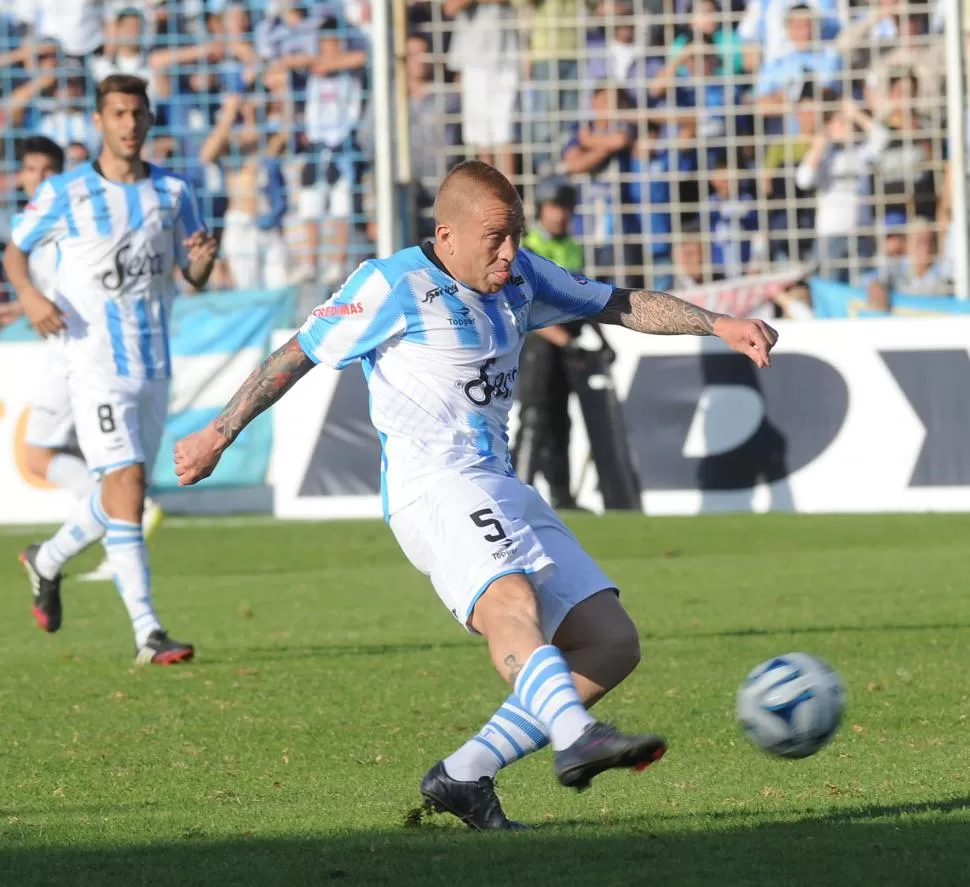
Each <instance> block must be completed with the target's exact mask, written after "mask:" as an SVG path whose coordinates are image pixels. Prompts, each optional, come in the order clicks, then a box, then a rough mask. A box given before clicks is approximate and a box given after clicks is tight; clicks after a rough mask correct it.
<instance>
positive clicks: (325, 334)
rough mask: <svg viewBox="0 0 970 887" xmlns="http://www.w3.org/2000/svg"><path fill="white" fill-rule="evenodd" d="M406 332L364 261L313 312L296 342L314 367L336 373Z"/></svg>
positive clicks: (376, 273)
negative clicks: (328, 369) (319, 365)
mask: <svg viewBox="0 0 970 887" xmlns="http://www.w3.org/2000/svg"><path fill="white" fill-rule="evenodd" d="M406 328H407V320H406V318H405V316H404V311H403V309H402V307H401V305H400V302H399V300H398V299H397V297H396V296H395V294H394V291H393V289H392V288H391V286H390V285H389V284H388V282H387V279H386V278H385V277H384V275H383V274H382V273H381V270H380V269H379V268H378V267H377V266H376V265H374V264H373V263H371V262H364V263H363V264H362V265H361V266H360V267H359V268H358V269H357V270H356V271H354V273H353V274H351V275H350V277H348V278H347V282H346V283H345V284H344V285H343V287H341V289H340V291H339V292H337V293H336V294H334V296H333V297H332V298H330V299H329V300H328V301H326V302H324V303H323V304H322V305H320V306H318V307H316V308H314V309H313V311H312V312H311V313H310V316H309V317H308V318H307V319H306V321H305V322H304V324H303V326H302V327H301V328H300V332H299V333H297V341H298V342H299V343H300V347H301V348H302V349H303V351H304V352H305V353H306V355H307V357H309V358H310V359H311V360H312V361H313V362H314V363H325V364H326V365H327V366H330V367H333V368H334V369H338V370H339V369H343V368H344V367H346V366H349V365H350V364H352V363H354V362H355V361H358V360H361V359H362V358H364V357H366V356H367V355H368V354H370V353H371V352H372V351H374V350H375V349H377V348H379V347H380V346H381V345H383V344H385V343H386V342H389V341H390V340H392V339H394V338H396V337H398V336H400V335H402V334H403V333H404V332H405V330H406Z"/></svg>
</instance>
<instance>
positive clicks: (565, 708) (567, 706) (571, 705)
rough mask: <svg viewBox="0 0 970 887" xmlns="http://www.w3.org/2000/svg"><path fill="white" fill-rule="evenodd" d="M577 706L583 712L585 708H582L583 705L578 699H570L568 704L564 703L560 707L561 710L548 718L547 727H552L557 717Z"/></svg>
mask: <svg viewBox="0 0 970 887" xmlns="http://www.w3.org/2000/svg"><path fill="white" fill-rule="evenodd" d="M577 705H578V706H579V707H580V708H582V709H584V710H585V708H586V706H584V705H583V703H582V702H580V701H579V700H578V699H572V700H570V701H569V702H567V703H565V704H564V705H563V706H562V708H560V709H559V710H558V711H557V712H556V713H555V714H554V715H553V716H552V717H551V718H549V725H550V726H552V725H553V724H555V723H556V718H558V717H559V715H561V714H562V713H563V712H564V711H568V710H569V709H571V708H575V707H576V706H577Z"/></svg>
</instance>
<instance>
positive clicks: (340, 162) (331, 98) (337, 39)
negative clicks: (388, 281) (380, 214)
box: [299, 18, 389, 286]
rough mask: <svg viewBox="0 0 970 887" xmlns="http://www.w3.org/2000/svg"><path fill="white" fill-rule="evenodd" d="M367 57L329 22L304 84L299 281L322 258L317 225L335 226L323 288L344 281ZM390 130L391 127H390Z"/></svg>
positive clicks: (357, 181)
mask: <svg viewBox="0 0 970 887" xmlns="http://www.w3.org/2000/svg"><path fill="white" fill-rule="evenodd" d="M366 64H367V51H366V50H364V49H361V48H354V47H352V46H351V45H350V41H349V39H348V36H347V32H346V29H344V28H341V27H340V26H339V25H338V23H337V20H336V19H335V18H330V19H327V20H326V21H325V22H324V24H323V26H322V28H321V33H320V40H319V55H318V57H317V59H316V62H315V63H314V65H313V69H312V73H311V75H310V78H309V80H308V81H307V98H306V111H305V114H306V139H307V142H308V147H307V151H308V155H309V156H308V159H307V161H306V163H305V165H304V167H303V176H302V179H301V181H302V185H303V187H302V190H301V192H300V200H299V212H300V218H301V219H302V220H303V223H304V229H305V235H306V240H307V244H308V248H309V256H308V257H307V259H308V261H307V262H306V263H305V265H304V269H303V275H304V277H307V278H309V279H315V278H316V274H317V260H318V257H319V252H320V222H321V220H322V219H324V218H327V219H329V220H330V221H331V222H332V224H333V246H334V249H333V251H332V254H331V255H330V257H329V258H328V261H327V263H326V265H327V267H326V270H325V271H324V276H323V282H324V284H326V285H327V286H333V285H335V284H337V283H339V282H340V281H342V280H343V278H344V277H345V276H346V273H347V269H346V263H347V249H348V246H349V243H350V221H351V218H352V217H353V215H354V206H355V199H356V198H357V197H358V195H359V190H360V162H361V155H360V149H359V147H358V146H357V142H356V139H355V132H356V130H357V128H358V127H359V126H360V123H361V119H362V117H363V113H364V84H363V75H364V67H365V65H366ZM387 125H389V121H388V124H387Z"/></svg>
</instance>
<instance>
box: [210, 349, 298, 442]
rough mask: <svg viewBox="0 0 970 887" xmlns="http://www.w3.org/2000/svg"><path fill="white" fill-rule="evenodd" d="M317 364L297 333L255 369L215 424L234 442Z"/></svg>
mask: <svg viewBox="0 0 970 887" xmlns="http://www.w3.org/2000/svg"><path fill="white" fill-rule="evenodd" d="M314 366H315V364H314V363H313V361H312V360H310V358H309V357H307V356H306V354H305V353H304V351H303V349H302V348H301V347H300V344H299V342H297V341H296V336H294V337H293V338H292V339H290V340H289V341H288V342H287V343H286V344H285V345H282V346H280V347H279V348H277V349H276V351H274V352H273V353H272V354H271V355H270V356H269V357H267V358H266V360H264V361H263V362H262V363H261V364H260V365H259V366H258V367H256V369H255V370H253V371H252V373H251V374H250V376H249V378H248V379H246V381H245V382H243V384H242V386H241V387H240V389H239V390H238V391H237V392H236V393H235V395H234V396H233V398H232V400H230V401H229V403H228V404H227V405H226V408H225V409H224V410H223V411H222V412H221V413H220V414H219V415H218V416H217V417H216V419H215V421H214V422H213V423H212V424H213V426H214V427H215V429H216V431H218V432H219V433H220V434H221V435H223V436H224V437H225V438H226V440H228V441H229V443H232V442H233V441H234V440H235V439H236V438H237V437H238V436H239V432H240V431H242V430H243V428H245V427H246V426H247V425H248V424H249V423H250V422H252V421H253V419H255V418H256V417H257V416H258V415H259V414H260V413H262V412H263V411H264V410H268V409H269V408H270V407H271V406H272V405H273V404H274V403H276V401H278V400H279V399H280V398H281V397H282V396H283V395H284V394H286V392H287V391H289V390H290V389H291V388H292V387H293V386H294V385H295V384H296V383H297V382H298V381H299V380H300V379H302V378H303V377H304V376H305V375H306V374H307V373H308V372H309V371H310V370H311V369H313V367H314Z"/></svg>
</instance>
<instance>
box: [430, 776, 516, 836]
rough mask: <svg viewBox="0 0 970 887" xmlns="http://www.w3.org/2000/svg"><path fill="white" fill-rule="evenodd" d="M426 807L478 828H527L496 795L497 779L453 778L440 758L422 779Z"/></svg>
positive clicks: (492, 829)
mask: <svg viewBox="0 0 970 887" xmlns="http://www.w3.org/2000/svg"><path fill="white" fill-rule="evenodd" d="M421 794H422V795H424V805H425V807H427V808H429V809H431V810H434V811H435V812H436V813H450V814H452V816H457V817H458V818H459V819H460V820H461V821H462V822H463V823H465V825H467V826H468V827H469V828H473V829H475V830H476V831H480V832H488V831H501V830H514V829H523V828H528V826H527V825H525V824H524V823H521V822H515V821H513V820H511V819H509V818H508V817H507V816H506V815H505V812H504V811H503V810H502V804H501V802H500V801H499V799H498V795H497V794H495V781H494V780H492V779H490V778H489V777H487V776H483V777H482V778H481V779H479V780H478V782H461V781H459V780H457V779H452V778H451V777H450V776H449V775H448V771H447V770H445V765H444V762H442V761H438V763H437V764H435V765H434V766H433V767H432V768H431V769H430V770H429V771H428V772H427V773H425V775H424V779H422V780H421Z"/></svg>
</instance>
